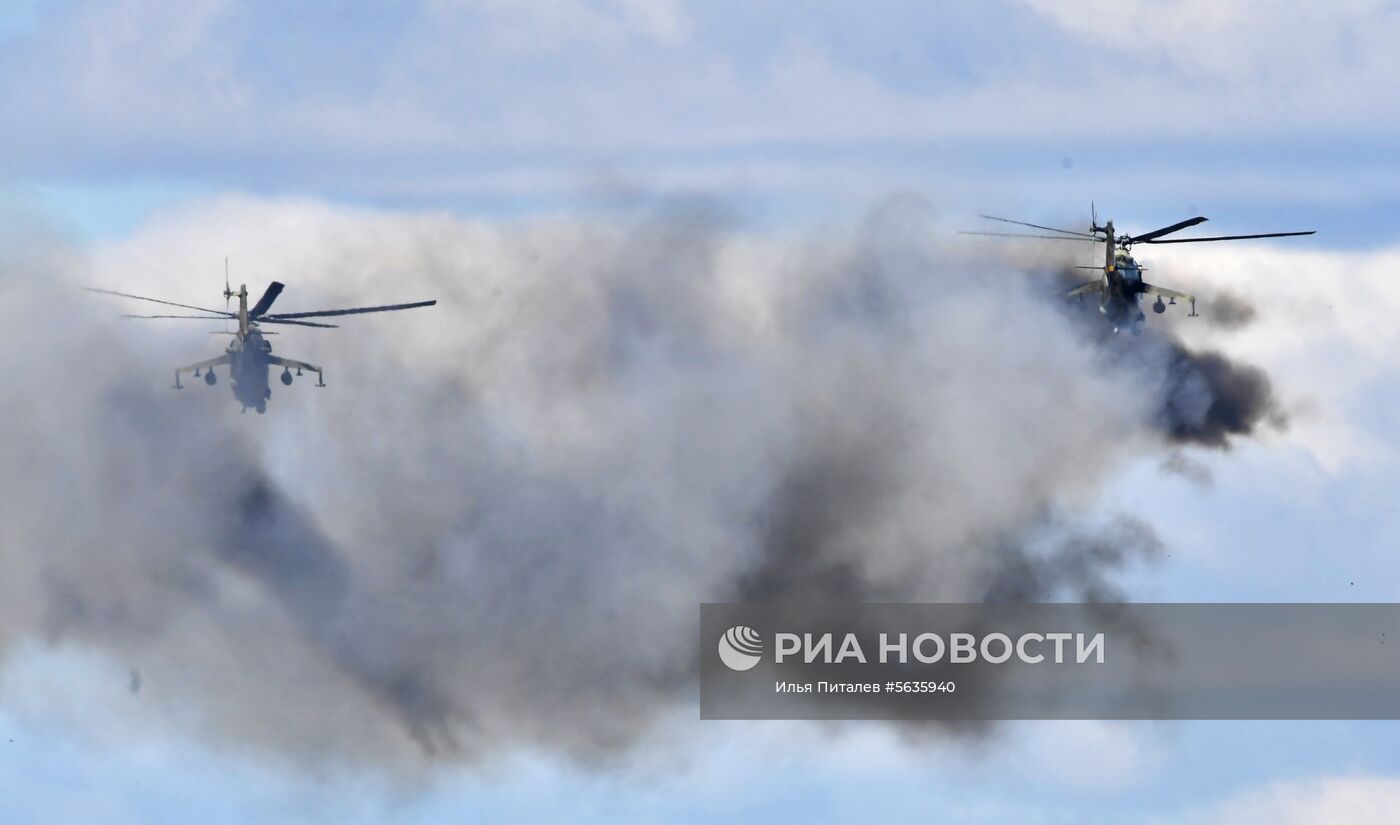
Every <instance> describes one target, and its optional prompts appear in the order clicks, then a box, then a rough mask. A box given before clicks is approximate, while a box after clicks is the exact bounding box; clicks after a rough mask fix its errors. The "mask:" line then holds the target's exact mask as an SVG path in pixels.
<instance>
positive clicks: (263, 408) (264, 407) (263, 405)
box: [253, 401, 267, 415]
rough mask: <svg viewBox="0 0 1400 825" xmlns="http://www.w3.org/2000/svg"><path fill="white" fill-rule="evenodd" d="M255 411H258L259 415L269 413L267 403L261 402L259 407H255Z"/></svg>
mask: <svg viewBox="0 0 1400 825" xmlns="http://www.w3.org/2000/svg"><path fill="white" fill-rule="evenodd" d="M253 409H255V410H257V411H258V415H262V414H263V413H265V412H267V402H266V401H259V402H258V406H256V407H254V408H253Z"/></svg>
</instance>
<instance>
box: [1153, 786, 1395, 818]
mask: <svg viewBox="0 0 1400 825" xmlns="http://www.w3.org/2000/svg"><path fill="white" fill-rule="evenodd" d="M1397 807H1400V780H1398V779H1395V778H1393V777H1385V776H1352V777H1348V776H1336V777H1326V778H1321V779H1306V780H1296V781H1291V782H1277V783H1273V784H1270V785H1266V786H1264V787H1261V788H1256V789H1253V790H1249V791H1246V792H1244V793H1241V794H1239V795H1238V796H1236V797H1234V798H1232V799H1229V800H1227V801H1225V802H1223V803H1220V804H1218V805H1216V806H1213V807H1212V808H1210V809H1208V810H1206V811H1203V812H1200V813H1198V814H1196V815H1194V816H1190V817H1187V818H1186V820H1185V821H1187V822H1192V823H1201V825H1205V824H1206V823H1210V824H1211V825H1256V823H1258V825H1263V823H1277V824H1278V825H1329V824H1330V823H1334V822H1346V823H1349V824H1351V825H1370V823H1384V822H1391V821H1393V820H1394V819H1395V811H1396V810H1397ZM1178 821H1181V820H1178Z"/></svg>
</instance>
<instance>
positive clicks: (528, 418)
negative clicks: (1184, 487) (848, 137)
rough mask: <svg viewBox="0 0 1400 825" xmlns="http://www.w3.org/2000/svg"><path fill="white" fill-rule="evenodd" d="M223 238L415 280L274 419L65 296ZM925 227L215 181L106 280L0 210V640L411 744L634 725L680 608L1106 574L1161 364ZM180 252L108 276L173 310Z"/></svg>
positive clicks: (376, 761)
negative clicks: (443, 205) (443, 200)
mask: <svg viewBox="0 0 1400 825" xmlns="http://www.w3.org/2000/svg"><path fill="white" fill-rule="evenodd" d="M235 231H236V233H237V235H238V237H239V238H240V239H241V241H240V242H242V243H245V244H248V245H249V246H250V247H255V248H256V249H257V251H256V252H245V253H243V254H242V255H241V256H239V255H236V256H235V262H236V263H235V283H236V282H237V281H238V280H239V277H238V272H240V271H247V272H249V273H250V274H249V275H248V278H247V280H249V282H250V288H254V289H260V288H261V286H262V282H261V281H257V282H256V283H255V282H254V279H255V277H262V276H263V274H267V277H278V278H279V279H281V280H284V281H286V282H287V283H288V285H289V287H288V290H287V292H286V293H285V294H284V296H283V297H282V299H280V301H281V302H285V304H286V307H287V309H288V310H291V309H293V308H303V307H307V308H309V307H310V305H311V304H312V303H314V304H318V305H333V304H336V303H339V302H341V301H345V302H360V301H362V300H378V299H384V298H394V299H400V298H402V299H415V298H421V297H436V298H438V299H439V300H440V302H441V303H440V304H439V306H438V307H437V308H436V309H435V310H430V311H429V312H427V313H423V314H415V315H401V316H398V317H382V318H380V317H367V318H365V319H363V321H364V322H363V323H357V324H355V325H353V326H351V325H349V324H347V325H346V327H345V328H342V329H340V330H335V331H329V332H326V333H324V334H323V335H321V334H319V333H311V334H300V335H292V334H285V335H281V336H279V337H278V338H275V339H273V340H274V345H275V347H276V351H277V352H279V353H283V354H287V355H290V356H292V357H301V358H305V359H307V360H311V361H313V362H318V363H322V364H324V366H325V367H326V368H327V380H328V382H329V383H330V384H331V386H330V387H329V388H327V389H325V390H313V389H312V388H311V387H310V386H309V382H305V383H302V384H298V385H296V386H294V387H292V388H290V389H285V390H284V389H283V388H281V386H280V385H274V386H275V387H276V389H275V391H274V397H273V399H272V402H271V405H270V409H269V412H268V415H267V416H265V417H256V416H252V415H248V416H240V415H239V414H238V410H237V405H236V404H235V403H234V402H233V401H232V399H231V398H230V397H229V396H228V394H227V387H226V385H225V384H223V383H221V384H220V385H219V386H218V387H217V388H216V389H214V390H208V389H207V388H205V387H204V386H202V385H197V386H195V387H191V388H190V389H187V390H185V391H184V392H183V393H179V394H176V393H173V392H172V391H170V390H168V389H167V384H168V375H169V370H170V369H171V368H173V367H174V366H175V365H177V364H181V363H187V362H190V361H193V360H196V359H198V358H200V357H204V355H205V354H206V352H207V351H208V350H210V349H212V347H213V346H214V345H213V344H209V343H207V342H205V341H204V340H203V339H204V338H205V337H207V336H205V327H204V326H203V325H201V324H199V323H197V322H191V325H190V326H180V327H172V326H138V325H136V324H135V323H123V322H120V321H116V320H114V319H113V318H112V316H113V315H114V314H115V310H116V308H115V307H113V306H111V305H108V304H99V303H97V302H94V301H93V300H92V299H91V298H90V297H89V296H84V295H82V294H81V293H76V292H75V291H74V287H75V286H76V285H78V284H83V283H90V282H92V281H93V280H94V279H96V278H103V279H106V278H111V277H117V276H121V277H131V278H133V280H138V281H139V280H140V279H139V278H136V277H135V275H134V273H135V272H137V271H138V270H139V269H140V268H141V267H144V266H146V265H147V264H148V263H149V262H150V261H152V260H162V261H163V265H165V266H166V267H167V269H168V270H170V271H174V270H175V269H178V268H179V267H181V266H184V265H191V266H192V265H194V263H195V262H197V261H199V260H200V258H199V256H206V257H207V256H208V255H209V251H208V250H209V249H210V248H215V249H217V248H219V247H218V242H219V241H220V240H221V239H226V238H227V237H228V236H229V235H230V234H232V233H234V232H235ZM941 237H942V236H941V235H939V234H938V233H936V232H934V231H933V229H932V225H931V222H930V219H929V217H928V215H927V214H926V212H925V210H924V209H922V208H921V207H919V206H917V205H914V204H909V203H904V202H891V203H889V204H885V205H883V206H881V207H879V208H877V209H875V210H874V211H872V213H871V215H870V216H869V218H868V219H867V220H866V221H865V223H864V224H862V225H860V226H857V227H854V228H850V229H845V230H841V231H831V232H827V233H824V234H821V235H791V236H782V235H776V234H769V235H764V234H756V233H752V232H748V231H746V230H744V229H743V227H742V226H740V225H739V224H738V222H737V221H735V220H734V219H733V218H732V216H730V215H728V214H727V213H726V212H725V210H724V209H723V208H722V207H719V206H716V205H713V204H705V203H687V202H682V203H671V202H668V203H662V204H652V205H651V206H650V207H648V208H646V209H641V210H637V211H634V212H629V213H626V214H623V215H620V216H615V217H614V218H611V219H607V220H604V219H599V218H560V219H541V220H536V221H531V222H523V223H518V224H492V223H484V222H477V221H466V220H458V219H453V218H448V217H443V216H403V215H394V214H379V213H362V212H351V211H341V210H334V209H329V208H326V207H322V206H318V205H315V204H307V203H298V202H257V201H253V202H245V201H220V202H213V203H209V204H203V205H200V206H198V207H192V208H191V209H189V210H187V211H186V212H185V213H183V214H181V215H179V216H168V217H167V218H165V219H164V223H159V222H158V225H155V226H152V227H148V228H147V229H146V230H145V231H143V233H142V234H141V235H140V236H138V237H137V238H135V239H133V240H131V241H129V242H127V243H126V244H124V245H122V246H121V247H119V248H118V249H116V250H115V251H113V250H108V251H107V252H106V253H105V255H106V257H105V259H104V260H105V261H106V265H105V266H104V268H103V269H102V270H101V271H100V272H98V271H94V270H93V269H92V268H91V265H90V264H89V263H88V262H87V261H86V260H85V259H84V257H83V256H82V255H81V254H78V253H77V252H75V251H74V250H73V249H72V248H71V247H70V246H69V245H67V244H65V243H63V242H62V241H61V239H58V238H47V239H46V238H42V237H35V235H34V233H32V232H24V233H22V232H18V231H17V232H15V233H14V234H13V235H12V236H11V237H9V238H6V239H5V240H6V242H5V243H4V244H0V293H3V296H4V300H5V302H6V304H7V305H8V306H14V307H34V308H40V307H61V308H63V311H62V312H56V313H41V312H33V313H23V314H20V315H19V317H18V318H17V319H16V321H15V322H14V323H10V324H7V325H5V326H4V327H0V336H3V340H0V352H3V353H4V355H3V357H4V358H5V367H6V372H7V374H8V375H10V376H11V379H10V380H8V381H7V382H6V384H5V385H4V388H3V390H0V411H3V413H4V416H5V421H6V422H7V425H6V427H5V428H4V430H3V436H0V457H3V461H4V466H5V467H6V468H8V469H9V473H8V474H7V476H8V477H7V483H6V486H5V489H4V491H3V496H0V655H4V654H5V652H6V651H7V650H8V649H10V648H11V647H12V646H13V645H14V644H15V643H16V642H18V641H22V640H23V641H35V640H37V641H40V642H43V643H47V644H55V645H73V646H79V647H81V648H83V649H85V650H94V651H97V652H99V653H100V654H101V655H103V656H107V657H110V658H111V659H112V660H113V661H114V662H116V663H117V664H118V665H119V666H120V668H121V670H120V672H121V673H123V674H126V673H128V672H138V671H139V673H140V674H141V679H140V685H141V687H140V693H139V696H138V697H137V698H136V699H135V700H134V701H137V702H139V703H141V705H142V707H145V708H147V709H148V710H147V712H150V713H152V714H153V716H152V718H156V719H161V720H164V721H166V722H168V723H170V724H175V725H177V726H178V727H180V728H181V729H182V730H185V731H187V732H192V733H195V734H197V735H200V736H202V737H205V738H207V739H209V740H210V741H214V742H219V743H229V744H234V745H237V746H239V747H247V748H253V749H255V750H258V751H261V752H269V753H274V754H279V755H281V756H284V757H289V758H292V759H295V760H305V761H309V762H350V763H355V764H364V765H371V766H375V767H381V768H385V769H388V770H391V771H395V772H414V771H418V770H420V769H423V768H425V767H428V766H431V765H434V764H443V763H455V762H459V761H470V760H477V759H483V758H488V757H490V756H492V755H495V754H497V753H499V752H501V751H504V750H508V749H511V748H515V747H544V748H548V749H552V750H557V751H561V752H564V753H567V754H570V755H573V756H576V757H579V758H581V759H587V760H594V759H596V758H598V757H599V756H603V755H609V754H616V753H619V752H622V751H624V750H625V748H626V747H627V746H628V745H629V744H631V743H633V742H635V741H637V740H638V739H640V738H641V737H643V736H645V734H646V733H647V731H648V730H649V729H650V727H651V726H652V725H653V724H655V723H656V722H657V720H659V719H661V718H662V717H664V716H665V715H666V714H667V713H669V712H672V711H674V710H675V709H676V708H678V707H683V706H684V703H685V702H687V701H690V698H691V695H692V694H691V693H690V690H691V680H692V676H693V668H694V661H693V655H694V651H693V649H692V648H693V636H694V627H695V622H696V619H697V610H696V607H697V605H698V603H699V602H702V601H716V600H733V599H796V598H853V599H881V598H897V599H921V600H930V601H938V600H977V599H1008V598H1012V599H1014V598H1031V599H1034V598H1047V597H1051V596H1068V597H1074V598H1086V599H1093V600H1101V599H1112V598H1116V597H1120V596H1121V594H1120V593H1118V592H1117V590H1116V589H1115V588H1114V586H1113V583H1112V578H1113V575H1112V574H1113V572H1114V571H1116V570H1118V569H1120V568H1122V567H1123V566H1124V565H1128V564H1132V563H1134V562H1136V561H1139V560H1142V559H1146V558H1151V557H1152V556H1153V555H1154V554H1155V553H1156V551H1157V542H1156V539H1155V537H1154V536H1152V535H1151V531H1150V529H1148V528H1147V527H1146V526H1145V525H1144V524H1142V523H1141V522H1139V521H1137V520H1135V519H1134V518H1132V516H1131V514H1128V515H1125V516H1123V517H1121V518H1118V519H1113V520H1110V521H1109V522H1107V523H1099V522H1096V521H1094V520H1092V519H1090V518H1088V517H1087V516H1084V515H1083V514H1084V513H1085V512H1087V511H1088V510H1089V509H1090V506H1089V505H1090V504H1091V503H1092V501H1093V499H1094V496H1095V493H1096V491H1097V490H1099V489H1100V488H1101V487H1102V485H1103V484H1104V483H1105V482H1107V481H1108V480H1110V479H1111V478H1113V476H1114V473H1115V472H1116V471H1117V470H1118V469H1120V468H1121V467H1123V466H1124V465H1125V464H1126V463H1127V462H1128V461H1130V460H1132V458H1133V456H1134V455H1135V454H1137V453H1139V452H1140V451H1142V450H1153V449H1165V447H1166V445H1167V443H1168V442H1169V441H1170V440H1171V439H1172V438H1176V437H1178V436H1177V435H1176V434H1175V433H1172V432H1170V431H1168V432H1164V431H1163V428H1162V420H1161V418H1160V412H1161V409H1162V405H1161V398H1162V396H1163V394H1164V393H1165V394H1167V395H1170V394H1171V393H1172V392H1173V390H1171V385H1170V384H1169V383H1168V384H1164V383H1163V379H1162V376H1163V375H1164V374H1167V373H1169V370H1167V371H1164V370H1163V369H1160V367H1163V366H1164V365H1169V364H1170V360H1169V359H1167V360H1163V359H1162V356H1161V354H1160V352H1159V351H1158V350H1156V349H1153V348H1151V347H1148V348H1144V350H1143V352H1142V354H1141V355H1140V356H1134V359H1136V360H1134V363H1133V366H1131V367H1128V368H1108V367H1105V366H1104V362H1105V359H1104V357H1103V354H1104V353H1103V346H1104V344H1102V343H1100V342H1095V341H1092V340H1089V339H1088V338H1086V336H1084V335H1082V334H1081V333H1080V331H1078V330H1077V329H1076V327H1075V325H1074V323H1073V322H1072V321H1071V320H1069V319H1067V318H1066V317H1065V316H1064V315H1063V314H1062V313H1059V312H1055V311H1053V309H1052V306H1053V305H1051V304H1047V303H1046V301H1045V300H1044V299H1043V296H1041V295H1040V294H1038V292H1037V291H1036V290H1033V289H1029V288H1023V283H1024V279H1020V278H1015V277H1014V273H1013V272H1009V271H1007V270H1006V269H1005V268H1004V267H1002V266H1000V265H998V264H997V263H995V262H986V261H984V260H980V259H972V258H966V257H964V253H963V252H959V251H958V249H957V248H955V247H952V246H945V245H944V242H943V241H941V240H940V238H941ZM162 252H167V253H168V254H169V255H170V256H172V257H171V258H169V259H161V258H160V257H159V255H160V254H161V253H162ZM202 266H203V267H204V268H205V269H206V270H207V269H208V268H209V262H207V261H205V262H203V264H202ZM204 280H207V279H200V280H198V281H197V282H196V281H194V280H191V281H187V282H184V283H181V282H178V281H173V280H171V281H165V282H162V281H161V279H160V278H159V277H158V276H156V277H149V278H148V279H147V280H146V281H144V282H138V283H123V284H122V285H123V286H124V287H128V288H130V289H132V291H137V292H141V291H144V290H153V291H154V290H164V291H165V293H166V296H167V297H171V298H172V299H174V300H182V299H183V300H192V301H194V302H195V303H199V302H200V301H199V300H197V299H199V298H200V297H202V296H204V295H212V294H214V292H215V290H214V289H213V288H212V286H211V285H207V284H205V283H204ZM218 286H221V284H219V285H218ZM172 289H173V290H175V294H171V292H170V290H172ZM172 323H182V322H172ZM316 335H319V336H320V337H313V336H316ZM1206 386H1207V390H1209V388H1210V385H1209V382H1207V385H1206ZM1198 440H1199V441H1203V442H1205V443H1209V441H1208V440H1207V439H1198ZM121 688H122V690H123V692H124V693H125V692H127V691H126V685H125V679H124V680H123V684H122V685H121ZM175 720H178V721H175Z"/></svg>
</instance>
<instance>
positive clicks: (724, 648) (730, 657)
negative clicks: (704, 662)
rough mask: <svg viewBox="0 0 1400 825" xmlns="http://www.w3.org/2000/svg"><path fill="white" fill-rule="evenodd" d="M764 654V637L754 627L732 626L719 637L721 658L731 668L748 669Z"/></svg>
mask: <svg viewBox="0 0 1400 825" xmlns="http://www.w3.org/2000/svg"><path fill="white" fill-rule="evenodd" d="M762 655H763V639H762V638H761V637H760V636H759V635H758V631H757V630H754V629H753V628H752V627H744V626H743V625H739V626H738V627H731V628H729V629H728V630H726V631H724V635H723V636H720V637H719V660H720V661H721V662H724V665H725V667H727V668H729V669H730V670H748V669H749V668H751V667H753V666H754V665H756V664H758V659H759V657H760V656H762Z"/></svg>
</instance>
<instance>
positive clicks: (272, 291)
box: [248, 281, 286, 318]
mask: <svg viewBox="0 0 1400 825" xmlns="http://www.w3.org/2000/svg"><path fill="white" fill-rule="evenodd" d="M283 289H286V286H285V285H283V284H282V283H281V282H280V281H273V282H272V283H270V284H268V285H267V291H266V292H264V293H263V294H262V297H261V298H259V299H258V302H257V303H256V304H254V305H253V308H252V309H250V310H248V317H249V318H257V317H259V316H261V315H263V314H265V313H266V312H267V311H268V310H269V309H272V302H273V301H275V300H277V296H278V295H281V294H282V290H283Z"/></svg>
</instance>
